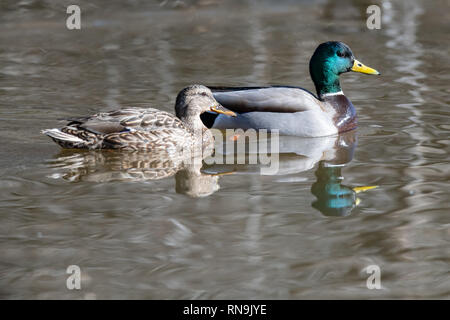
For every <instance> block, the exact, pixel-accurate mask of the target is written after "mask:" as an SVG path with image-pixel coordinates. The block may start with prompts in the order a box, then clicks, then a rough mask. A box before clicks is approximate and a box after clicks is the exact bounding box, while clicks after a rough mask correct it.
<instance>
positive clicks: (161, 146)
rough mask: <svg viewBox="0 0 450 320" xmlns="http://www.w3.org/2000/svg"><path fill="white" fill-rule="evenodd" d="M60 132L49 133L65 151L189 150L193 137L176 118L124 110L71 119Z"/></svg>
mask: <svg viewBox="0 0 450 320" xmlns="http://www.w3.org/2000/svg"><path fill="white" fill-rule="evenodd" d="M67 120H68V121H69V123H68V124H67V125H66V126H64V127H62V128H60V129H48V130H44V131H43V133H45V134H47V135H48V136H50V137H51V138H52V139H53V140H54V141H55V142H56V143H58V144H59V145H61V146H62V147H63V148H82V149H104V148H107V149H126V150H149V151H159V150H168V151H174V152H175V151H176V150H178V149H180V148H185V147H189V146H188V145H189V143H190V142H191V139H192V136H191V134H190V132H189V131H188V130H187V129H186V128H185V126H184V124H183V122H182V121H181V120H180V119H179V118H177V117H176V116H174V115H172V114H170V113H168V112H165V111H161V110H158V109H153V108H124V109H120V110H116V111H112V112H104V113H98V114H95V115H92V116H88V117H80V118H71V119H67Z"/></svg>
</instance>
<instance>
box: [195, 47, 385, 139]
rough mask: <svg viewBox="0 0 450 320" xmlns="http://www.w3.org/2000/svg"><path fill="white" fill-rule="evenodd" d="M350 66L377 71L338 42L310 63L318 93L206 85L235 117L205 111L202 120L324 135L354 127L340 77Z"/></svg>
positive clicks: (224, 125)
mask: <svg viewBox="0 0 450 320" xmlns="http://www.w3.org/2000/svg"><path fill="white" fill-rule="evenodd" d="M348 71H355V72H361V73H365V74H380V73H379V72H378V71H376V70H375V69H372V68H369V67H367V66H365V65H363V64H362V63H361V62H359V61H358V60H356V59H355V56H354V55H353V53H352V51H351V50H350V48H349V47H348V46H347V45H346V44H344V43H342V42H337V41H329V42H325V43H322V44H320V45H319V46H318V47H317V49H316V50H315V52H314V54H313V56H312V57H311V60H310V62H309V72H310V75H311V78H312V80H313V82H314V85H315V87H316V91H317V97H316V96H315V95H314V94H313V93H311V92H309V91H308V90H306V89H303V88H300V87H290V86H269V87H241V88H228V87H210V88H211V89H212V90H213V94H214V97H215V98H216V100H217V101H219V102H220V103H221V104H222V105H223V106H224V107H226V108H228V109H230V110H232V111H234V112H236V113H238V116H237V117H235V118H230V117H223V116H221V115H219V116H213V115H209V114H205V115H204V116H202V120H203V121H204V123H205V124H207V125H208V126H210V127H213V128H217V129H226V128H242V129H249V128H253V129H267V130H273V129H278V130H279V133H280V134H282V135H294V136H300V137H322V136H329V135H333V134H336V133H341V132H345V131H349V130H352V129H354V128H356V111H355V108H354V107H353V105H352V103H351V102H350V100H349V99H348V98H347V97H346V96H345V95H344V93H343V92H342V89H341V86H340V84H339V76H340V75H341V74H342V73H344V72H348Z"/></svg>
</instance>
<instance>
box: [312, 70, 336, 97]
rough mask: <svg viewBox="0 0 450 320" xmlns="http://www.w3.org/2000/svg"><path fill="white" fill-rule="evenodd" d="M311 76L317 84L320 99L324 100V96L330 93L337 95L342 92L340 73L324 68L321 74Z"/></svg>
mask: <svg viewBox="0 0 450 320" xmlns="http://www.w3.org/2000/svg"><path fill="white" fill-rule="evenodd" d="M311 77H312V79H313V81H314V85H315V86H316V91H317V95H318V96H319V99H320V100H323V98H324V97H326V96H330V95H336V94H339V93H341V94H342V89H341V84H340V83H339V75H337V74H335V73H333V72H331V71H327V70H323V72H322V73H321V74H320V75H313V74H311Z"/></svg>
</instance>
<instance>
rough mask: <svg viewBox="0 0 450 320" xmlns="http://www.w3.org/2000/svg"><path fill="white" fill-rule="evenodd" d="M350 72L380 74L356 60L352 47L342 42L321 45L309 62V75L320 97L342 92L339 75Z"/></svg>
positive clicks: (329, 42)
mask: <svg viewBox="0 0 450 320" xmlns="http://www.w3.org/2000/svg"><path fill="white" fill-rule="evenodd" d="M348 71H355V72H361V73H366V74H380V73H379V72H378V71H376V70H375V69H372V68H369V67H367V66H365V65H363V64H362V63H361V62H359V61H358V60H356V59H355V56H354V55H353V52H352V50H351V49H350V47H349V46H347V45H346V44H345V43H343V42H340V41H328V42H324V43H322V44H320V45H319V46H318V47H317V49H316V51H314V54H313V55H312V57H311V60H310V61H309V73H310V74H311V78H312V80H313V82H314V85H315V86H316V91H317V94H318V96H319V97H322V96H323V95H324V94H327V93H335V92H339V91H341V90H342V89H341V86H340V84H339V75H340V74H341V73H344V72H348Z"/></svg>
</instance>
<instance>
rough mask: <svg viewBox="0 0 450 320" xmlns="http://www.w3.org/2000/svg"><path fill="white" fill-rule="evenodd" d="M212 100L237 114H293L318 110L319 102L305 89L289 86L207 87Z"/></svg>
mask: <svg viewBox="0 0 450 320" xmlns="http://www.w3.org/2000/svg"><path fill="white" fill-rule="evenodd" d="M209 88H210V89H211V90H212V91H213V94H214V98H216V100H217V101H218V102H219V103H221V104H222V105H223V106H224V107H225V108H228V109H230V110H232V111H234V112H237V113H246V112H278V113H293V112H301V111H307V110H317V109H318V108H320V101H319V100H318V99H317V98H316V97H315V96H314V94H312V93H311V92H309V91H308V90H306V89H303V88H300V87H289V86H269V87H238V88H233V87H209Z"/></svg>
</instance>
